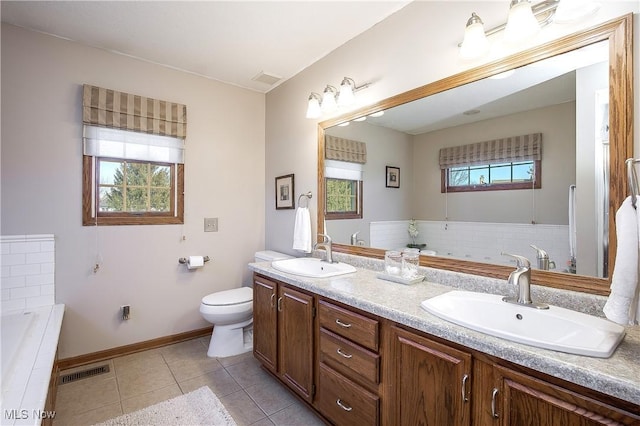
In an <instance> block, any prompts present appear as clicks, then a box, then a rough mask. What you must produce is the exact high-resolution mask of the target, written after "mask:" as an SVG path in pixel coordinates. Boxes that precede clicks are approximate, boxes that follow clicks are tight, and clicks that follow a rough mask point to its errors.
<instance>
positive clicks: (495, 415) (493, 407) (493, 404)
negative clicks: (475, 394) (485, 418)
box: [491, 388, 498, 419]
mask: <svg viewBox="0 0 640 426" xmlns="http://www.w3.org/2000/svg"><path fill="white" fill-rule="evenodd" d="M497 395H498V389H497V388H493V392H492V393H491V415H492V416H493V418H494V419H497V418H498V413H497V412H496V396H497Z"/></svg>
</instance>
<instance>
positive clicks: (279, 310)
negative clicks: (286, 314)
mask: <svg viewBox="0 0 640 426" xmlns="http://www.w3.org/2000/svg"><path fill="white" fill-rule="evenodd" d="M278 312H282V297H278Z"/></svg>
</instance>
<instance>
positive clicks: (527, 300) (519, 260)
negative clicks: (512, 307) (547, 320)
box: [502, 253, 549, 309]
mask: <svg viewBox="0 0 640 426" xmlns="http://www.w3.org/2000/svg"><path fill="white" fill-rule="evenodd" d="M502 255H504V256H511V257H513V258H514V259H515V260H516V270H515V271H513V272H511V274H509V280H508V282H509V284H511V285H514V286H516V287H518V296H517V297H503V298H502V300H504V301H505V302H508V303H515V304H517V305H522V306H528V307H531V308H536V309H549V305H546V304H544V303H534V302H533V301H532V300H531V262H529V259H527V258H526V257H524V256H519V255H517V254H509V253H502Z"/></svg>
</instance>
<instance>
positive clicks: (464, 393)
mask: <svg viewBox="0 0 640 426" xmlns="http://www.w3.org/2000/svg"><path fill="white" fill-rule="evenodd" d="M467 380H469V375H468V374H465V375H464V377H463V378H462V401H463V402H469V397H468V396H467Z"/></svg>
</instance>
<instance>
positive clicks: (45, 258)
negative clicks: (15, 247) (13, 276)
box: [26, 251, 55, 263]
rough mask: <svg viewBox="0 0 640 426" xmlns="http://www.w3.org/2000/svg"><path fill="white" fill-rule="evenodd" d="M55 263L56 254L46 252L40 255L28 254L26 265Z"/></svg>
mask: <svg viewBox="0 0 640 426" xmlns="http://www.w3.org/2000/svg"><path fill="white" fill-rule="evenodd" d="M54 261H55V253H54V252H52V251H45V252H39V253H28V254H27V262H26V263H53V262H54Z"/></svg>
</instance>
